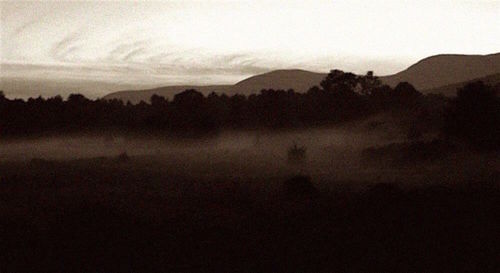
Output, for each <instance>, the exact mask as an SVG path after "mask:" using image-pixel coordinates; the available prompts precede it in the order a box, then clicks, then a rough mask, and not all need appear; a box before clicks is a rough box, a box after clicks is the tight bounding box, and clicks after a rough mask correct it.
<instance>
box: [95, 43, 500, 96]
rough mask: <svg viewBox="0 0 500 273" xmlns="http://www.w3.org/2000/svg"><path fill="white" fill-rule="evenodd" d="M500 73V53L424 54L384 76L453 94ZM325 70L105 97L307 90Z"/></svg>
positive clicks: (390, 82)
mask: <svg viewBox="0 0 500 273" xmlns="http://www.w3.org/2000/svg"><path fill="white" fill-rule="evenodd" d="M498 73H500V53H496V54H490V55H436V56H431V57H428V58H425V59H423V60H421V61H419V62H417V63H415V64H413V65H411V66H410V67H408V68H407V69H406V70H404V71H401V72H399V73H396V74H394V75H389V76H382V77H380V79H381V81H382V82H383V83H385V84H388V85H391V86H396V85H397V84H398V83H399V82H404V81H406V82H409V83H411V84H412V85H414V86H415V87H416V88H417V89H418V90H420V91H421V92H423V93H442V94H445V95H454V94H455V92H456V87H461V86H463V84H465V83H466V82H468V81H471V80H475V79H484V80H485V81H492V82H495V77H497V76H495V75H496V74H498ZM325 76H326V74H324V73H315V72H310V71H305V70H299V69H293V70H275V71H271V72H268V73H264V74H260V75H256V76H253V77H250V78H247V79H245V80H242V81H240V82H238V83H236V84H234V85H213V86H167V87H160V88H155V89H148V90H136V91H133V90H128V91H120V92H115V93H111V94H109V95H107V96H105V97H104V98H105V99H114V98H116V99H122V100H123V101H131V102H132V103H138V102H140V101H141V100H144V101H149V98H150V97H151V96H152V95H153V94H157V95H160V96H164V97H168V98H172V97H173V96H174V95H175V94H176V93H179V92H182V91H184V90H186V89H196V90H198V91H200V92H202V93H204V94H208V93H210V92H212V91H217V92H220V93H226V94H228V95H233V94H244V95H249V94H252V93H258V92H259V91H260V90H262V89H271V88H272V89H284V90H287V89H294V90H295V91H297V92H306V91H307V90H308V89H309V88H310V87H312V86H314V85H319V83H320V82H321V80H322V79H323V78H325Z"/></svg>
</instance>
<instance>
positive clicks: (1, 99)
mask: <svg viewBox="0 0 500 273" xmlns="http://www.w3.org/2000/svg"><path fill="white" fill-rule="evenodd" d="M431 98H432V97H431V96H423V95H422V94H421V93H420V92H418V91H417V90H415V88H414V87H413V86H412V85H411V84H409V83H405V82H403V83H400V84H398V85H397V86H396V87H395V88H391V87H389V86H387V85H383V84H381V82H380V80H379V79H378V78H377V77H375V76H374V75H373V73H372V72H368V73H367V74H366V75H361V76H359V75H355V74H353V73H347V72H343V71H340V70H332V71H331V72H330V73H329V74H328V75H327V77H326V78H325V79H324V80H323V81H322V82H321V83H320V85H319V86H314V87H312V88H310V90H309V91H308V92H306V93H297V92H294V91H293V90H286V91H285V90H272V89H271V90H262V91H261V92H260V93H259V94H252V95H250V96H244V95H234V96H227V95H225V94H216V93H212V94H210V95H208V96H204V95H203V94H201V93H200V92H197V91H196V90H186V91H184V92H182V93H179V94H177V95H175V96H174V98H173V100H171V101H170V100H168V99H165V98H163V97H160V96H157V95H153V96H152V97H151V100H150V103H146V102H141V103H139V104H135V105H133V104H131V103H123V102H122V101H120V100H102V99H98V100H89V99H87V98H85V97H84V96H82V95H79V94H72V95H70V96H69V97H68V99H67V100H63V99H62V98H61V97H59V96H58V97H53V98H48V99H44V98H41V97H39V98H30V99H28V100H27V101H24V100H19V99H16V100H9V99H7V98H5V96H3V94H0V136H1V135H3V136H33V135H39V134H46V133H68V132H87V131H100V130H103V129H115V130H127V131H132V132H135V131H138V132H143V131H159V132H163V131H171V132H185V131H198V132H207V131H212V130H218V129H222V128H257V127H265V128H283V127H303V126H315V125H324V124H335V123H339V122H344V121H350V120H355V119H360V118H363V117H366V116H369V115H372V114H374V113H377V112H381V111H402V110H404V111H407V112H408V111H410V112H411V111H413V112H415V113H416V112H421V113H425V112H426V111H427V112H429V111H430V112H432V111H434V110H433V108H432V103H429V102H435V101H436V99H431ZM439 101H441V102H442V101H445V100H443V99H442V98H441V99H440V100H439ZM441 104H442V105H444V103H441ZM452 105H454V106H453V107H450V109H449V110H448V112H449V113H448V115H447V126H446V128H445V132H446V133H447V134H449V135H451V136H457V137H464V138H469V139H471V138H474V139H475V140H474V141H483V140H484V138H488V139H490V138H494V137H496V136H497V135H498V132H496V131H488V132H489V133H488V134H486V135H484V136H482V138H479V137H477V136H478V135H480V132H482V131H484V130H490V129H491V128H498V124H499V123H498V115H499V111H498V97H497V96H496V94H495V92H494V90H493V88H491V87H488V86H485V85H484V84H479V83H478V84H473V85H468V86H466V87H465V88H464V89H462V90H461V91H459V92H458V97H457V99H455V100H454V101H453V102H452ZM485 105H486V106H487V107H483V106H485ZM438 108H439V107H438ZM486 109H487V110H486ZM484 111H487V113H486V115H490V116H492V117H488V118H487V119H486V120H484V119H483V118H484V115H485V113H484ZM434 112H435V111H434ZM488 113H489V114H488ZM477 120H481V122H482V123H480V124H482V125H480V126H481V128H478V127H477V126H478V123H477V122H476V121H477ZM495 124H496V126H495ZM488 128H490V129H488ZM464 130H465V131H464ZM474 130H476V131H474ZM495 130H497V129H495Z"/></svg>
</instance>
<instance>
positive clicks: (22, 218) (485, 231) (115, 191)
mask: <svg viewBox="0 0 500 273" xmlns="http://www.w3.org/2000/svg"><path fill="white" fill-rule="evenodd" d="M137 165H140V164H139V163H138V162H135V161H134V159H133V158H132V159H128V158H127V159H124V158H120V159H119V160H117V159H106V158H98V159H93V160H87V161H72V162H50V161H44V160H33V161H32V162H30V163H10V164H7V163H5V164H3V166H1V168H0V169H1V171H2V174H1V178H0V179H1V180H2V181H1V185H0V213H1V214H0V215H1V216H0V272H498V270H499V265H500V264H499V261H500V228H499V227H500V210H499V208H500V190H499V187H498V173H496V174H493V175H492V176H491V177H486V178H484V179H482V180H478V181H457V183H456V184H455V185H454V186H450V184H449V183H448V184H447V185H448V186H444V185H442V184H440V183H439V181H435V183H433V184H429V183H426V184H427V185H426V186H416V187H405V188H400V187H398V185H396V184H386V183H378V184H375V185H373V184H372V185H371V186H367V187H365V188H363V189H362V190H359V189H358V188H354V187H353V188H350V187H348V186H342V187H341V186H339V187H333V188H332V189H329V190H326V189H323V188H321V187H319V188H318V190H312V189H311V186H314V185H315V181H314V180H312V181H311V183H312V185H308V183H309V181H308V178H307V177H306V176H300V177H296V178H294V179H291V180H287V178H286V177H274V178H269V179H268V180H266V179H263V180H262V181H242V180H238V179H233V178H231V179H230V178H228V179H213V180H210V179H205V180H200V179H198V178H196V177H190V176H188V175H172V174H169V172H166V171H162V170H157V169H156V168H153V167H151V168H147V167H144V166H145V165H143V167H141V168H138V167H136V166H137ZM285 181H287V182H285ZM294 181H299V182H300V183H299V186H294V184H293V183H295V182H294ZM458 182H460V183H458ZM290 187H292V189H293V190H289V189H290ZM300 188H307V189H308V190H307V191H304V194H301V191H300ZM311 192H314V194H310V193H311Z"/></svg>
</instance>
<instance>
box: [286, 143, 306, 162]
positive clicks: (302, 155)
mask: <svg viewBox="0 0 500 273" xmlns="http://www.w3.org/2000/svg"><path fill="white" fill-rule="evenodd" d="M305 161H306V148H305V147H299V146H297V143H293V146H292V147H290V148H289V149H288V163H291V164H303V163H305Z"/></svg>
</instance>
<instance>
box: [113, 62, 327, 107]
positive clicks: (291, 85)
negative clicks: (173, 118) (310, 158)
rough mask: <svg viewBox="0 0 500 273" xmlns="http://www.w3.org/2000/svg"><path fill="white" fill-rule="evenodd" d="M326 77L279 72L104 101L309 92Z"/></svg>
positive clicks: (128, 92)
mask: <svg viewBox="0 0 500 273" xmlns="http://www.w3.org/2000/svg"><path fill="white" fill-rule="evenodd" d="M325 76H326V74H323V73H315V72H310V71H305V70H298V69H294V70H275V71H271V72H269V73H264V74H260V75H256V76H253V77H250V78H247V79H245V80H242V81H240V82H238V83H236V84H234V85H210V86H195V85H176V86H165V87H159V88H153V89H147V90H126V91H119V92H114V93H111V94H109V95H106V96H105V97H104V99H121V100H123V101H130V102H131V103H139V102H140V101H141V100H143V101H146V102H149V99H150V98H151V96H152V95H154V94H156V95H159V96H163V97H166V98H173V96H174V95H175V94H177V93H180V92H182V91H184V90H186V89H196V90H197V91H199V92H201V93H203V94H205V95H208V94H209V93H211V92H214V91H215V92H218V93H226V94H228V95H234V94H245V95H249V94H253V93H258V92H260V90H262V89H284V90H287V89H294V90H295V91H298V92H306V91H307V90H308V89H309V88H310V87H311V86H314V85H319V83H320V82H321V80H323V79H324V78H325Z"/></svg>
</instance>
